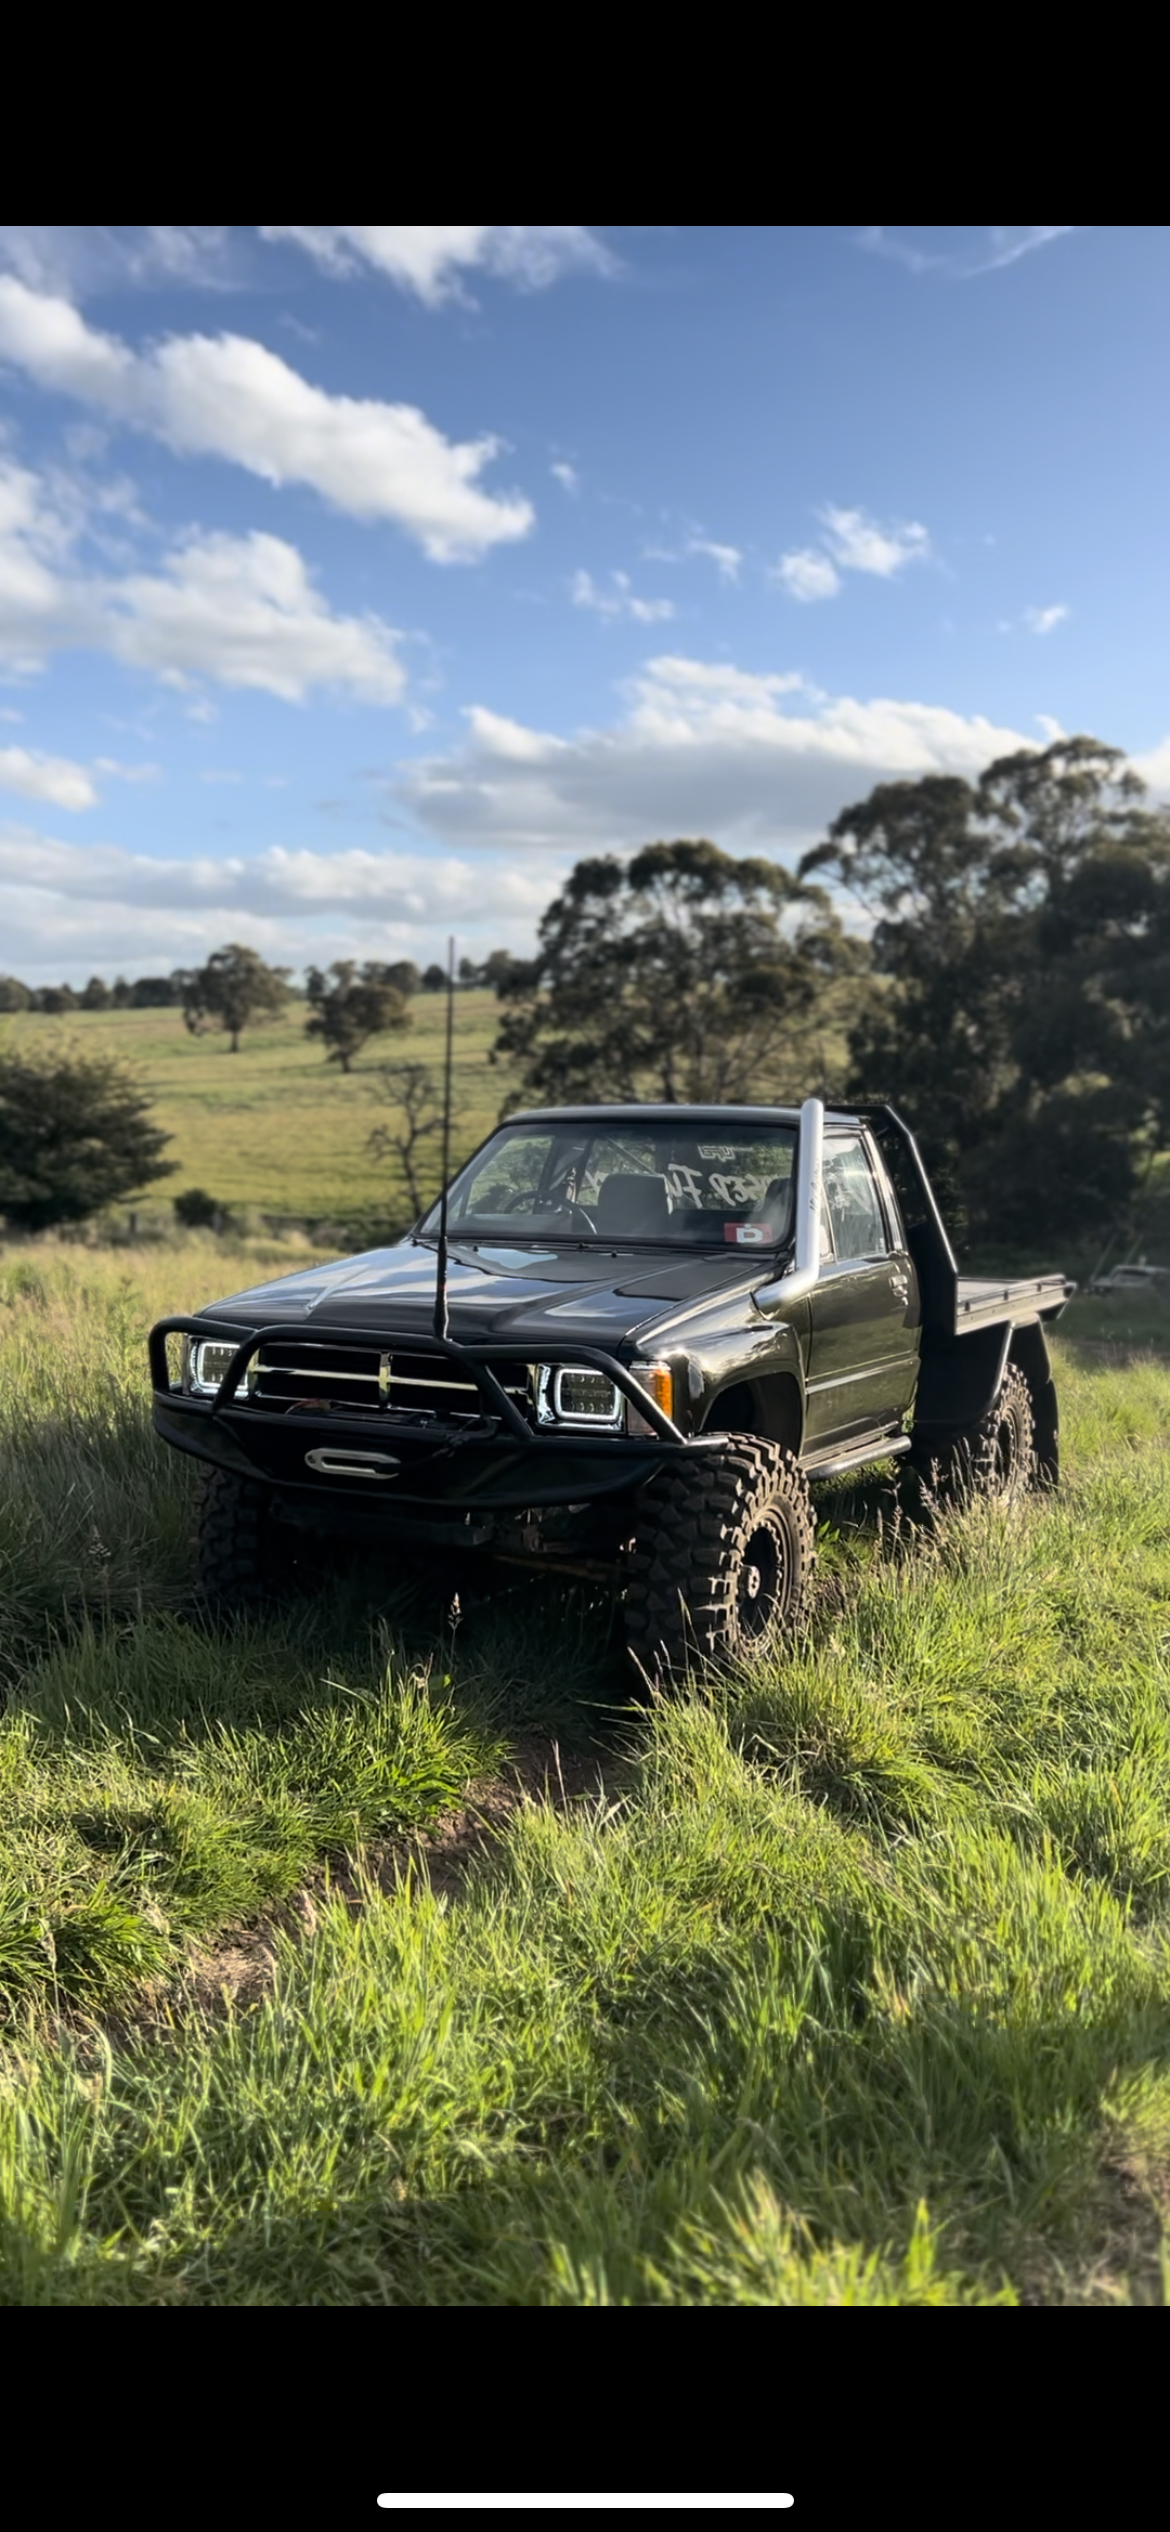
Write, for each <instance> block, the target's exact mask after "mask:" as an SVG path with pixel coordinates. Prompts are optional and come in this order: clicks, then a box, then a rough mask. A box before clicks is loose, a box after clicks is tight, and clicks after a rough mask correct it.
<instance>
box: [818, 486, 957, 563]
mask: <svg viewBox="0 0 1170 2532" xmlns="http://www.w3.org/2000/svg"><path fill="white" fill-rule="evenodd" d="M821 518H822V520H823V522H824V525H825V529H826V532H827V535H828V540H829V546H830V550H831V552H832V556H833V560H834V562H835V563H837V564H838V565H839V567H840V569H841V570H842V571H864V572H873V573H874V574H876V576H877V578H878V579H879V580H890V579H892V578H893V575H894V573H895V572H899V571H902V570H904V569H905V566H906V564H907V563H919V562H924V561H925V560H926V558H927V556H928V555H929V553H930V537H929V535H928V534H927V531H926V529H925V528H924V527H923V526H922V525H921V524H920V522H919V521H918V520H916V519H912V520H910V521H908V522H906V523H905V524H903V525H896V526H891V527H881V526H879V524H878V521H877V520H876V519H871V518H869V517H868V516H867V514H866V512H865V511H864V510H837V509H834V507H833V505H832V503H830V504H829V505H828V506H827V507H826V508H825V509H824V510H822V512H821Z"/></svg>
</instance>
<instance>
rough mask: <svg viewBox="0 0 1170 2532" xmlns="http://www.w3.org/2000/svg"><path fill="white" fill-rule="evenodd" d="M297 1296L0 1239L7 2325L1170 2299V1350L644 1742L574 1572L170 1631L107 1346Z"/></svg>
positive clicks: (200, 1255)
mask: <svg viewBox="0 0 1170 2532" xmlns="http://www.w3.org/2000/svg"><path fill="white" fill-rule="evenodd" d="M339 1087H340V1088H342V1089H344V1088H345V1087H346V1086H345V1085H339ZM200 1174H201V1175H207V1174H208V1173H206V1172H201V1173H200ZM282 1257H284V1258H285V1259H286V1260H287V1262H288V1263H289V1264H292V1263H295V1259H296V1253H295V1251H294V1250H293V1249H292V1248H286V1249H284V1250H282V1249H281V1248H280V1247H279V1245H278V1244H277V1243H274V1242H273V1243H268V1244H267V1245H263V1244H260V1243H255V1242H254V1243H251V1244H246V1245H245V1246H243V1247H242V1248H241V1249H240V1250H239V1251H238V1253H237V1258H236V1264H237V1267H238V1272H237V1273H236V1274H235V1275H234V1276H233V1277H231V1278H225V1276H224V1274H223V1271H222V1270H223V1259H222V1251H221V1250H220V1249H219V1248H217V1246H216V1244H215V1243H213V1242H212V1241H211V1240H210V1239H206V1240H203V1241H198V1240H196V1241H192V1242H191V1243H189V1244H188V1245H187V1246H186V1247H185V1248H170V1249H161V1248H159V1249H148V1250H144V1251H142V1252H137V1253H136V1252H134V1251H127V1250H125V1249H123V1250H119V1251H116V1252H108V1253H102V1252H100V1251H98V1250H89V1251H86V1250H79V1249H74V1250H67V1249H55V1248H53V1247H52V1246H51V1245H48V1244H42V1245H40V1246H35V1247H29V1248H27V1249H23V1250H21V1249H8V1250H6V1251H4V1252H3V1253H2V1254H0V1455H2V1459H3V1488H2V1492H0V1606H2V1614H3V1629H2V1636H0V1647H2V1654H3V1664H4V1677H5V1682H6V1686H7V1703H6V1706H5V1709H4V1712H3V1714H2V1715H0V1780H2V1782H3V1786H4V1802H3V1809H2V1812H0V2015H2V2020H0V2297H2V2298H3V2299H4V2300H5V2301H7V2302H8V2303H9V2304H10V2305H21V2306H23V2305H37V2304H88V2305H94V2304H98V2305H102V2304H128V2305H141V2304H187V2305H196V2306H215V2305H223V2304H229V2305H230V2304H244V2305H257V2304H260V2305H286V2304H308V2305H366V2306H369V2305H387V2304H390V2305H404V2306H412V2305H419V2304H434V2305H444V2304H470V2305H497V2304H504V2305H525V2304H527V2305H583V2304H584V2305H622V2304H629V2305H643V2304H650V2305H670V2304H679V2305H693V2304H715V2305H722V2304H737V2303H744V2304H765V2305H766V2304H783V2303H809V2304H872V2305H880V2304H887V2305H888V2304H894V2305H902V2304H939V2305H953V2304H976V2305H979V2304H983V2305H1001V2306H1005V2307H1010V2306H1011V2305H1013V2304H1015V2305H1018V2304H1021V2303H1022V2304H1028V2303H1067V2304H1073V2305H1078V2304H1079V2305H1093V2304H1098V2305H1108V2304H1121V2305H1125V2304H1130V2305H1133V2304H1161V2303H1164V2302H1165V2301H1166V2299H1167V2292H1168V2279H1170V2268H1168V2264H1167V2255H1166V2249H1165V2243H1166V2238H1167V2236H1166V2225H1167V2220H1168V2219H1170V2015H1168V2006H1170V1941H1168V1936H1170V1698H1168V1689H1170V1666H1168V1661H1167V1637H1168V1628H1167V1621H1168V1616H1170V1460H1168V1457H1167V1452H1166V1447H1165V1441H1166V1428H1167V1421H1168V1418H1170V1345H1168V1343H1167V1341H1166V1337H1167V1330H1168V1318H1166V1317H1163V1316H1162V1315H1160V1314H1159V1313H1158V1312H1157V1311H1156V1309H1151V1308H1147V1311H1146V1313H1145V1316H1144V1319H1143V1318H1141V1317H1135V1316H1134V1315H1133V1314H1132V1313H1131V1312H1127V1314H1126V1315H1125V1316H1121V1315H1115V1314H1113V1313H1111V1312H1109V1311H1107V1310H1106V1309H1104V1308H1095V1307H1093V1306H1091V1305H1089V1304H1084V1303H1078V1304H1074V1306H1073V1309H1072V1311H1070V1313H1069V1316H1068V1320H1067V1322H1066V1326H1067V1337H1066V1340H1065V1342H1064V1345H1063V1347H1062V1353H1061V1383H1062V1394H1063V1398H1064V1406H1065V1431H1066V1457H1067V1466H1068V1478H1067V1485H1066V1488H1065V1491H1064V1492H1063V1494H1062V1495H1061V1497H1059V1498H1058V1499H1057V1500H1055V1501H1053V1502H1048V1503H1041V1502H1036V1503H1033V1504H1031V1505H1030V1506H1028V1507H1026V1508H1025V1509H1024V1510H1023V1511H1020V1510H1015V1511H1012V1512H1010V1513H1005V1512H1003V1511H1001V1510H996V1509H994V1508H992V1509H984V1510H983V1511H981V1512H972V1513H970V1514H967V1515H964V1516H962V1517H959V1518H957V1519H955V1520H954V1521H953V1522H951V1523H950V1524H949V1525H948V1526H947V1527H946V1528H945V1529H943V1530H942V1531H940V1532H938V1533H937V1534H934V1533H927V1532H924V1531H922V1530H921V1529H919V1530H914V1529H913V1528H911V1527H909V1526H908V1525H907V1524H906V1522H905V1521H904V1520H902V1519H901V1518H900V1516H899V1514H898V1511H897V1507H896V1504H895V1501H894V1498H893V1496H892V1495H890V1494H888V1493H886V1492H884V1491H883V1489H882V1487H881V1485H880V1484H877V1483H875V1485H874V1486H873V1487H872V1488H871V1489H870V1490H869V1491H868V1493H864V1494H858V1493H857V1492H853V1493H849V1492H848V1491H846V1490H845V1489H844V1488H838V1489H837V1490H836V1492H834V1493H826V1495H825V1497H824V1498H823V1501H822V1507H821V1508H822V1515H823V1542H824V1545H823V1570H824V1573H825V1577H826V1585H827V1588H826V1590H825V1593H824V1596H823V1599H822V1603H821V1606H820V1608H819V1610H818V1613H817V1615H816V1617H815V1619H814V1622H813V1624H812V1626H811V1628H810V1631H809V1634H808V1636H807V1639H806V1640H804V1641H803V1642H802V1643H801V1644H799V1645H798V1646H797V1647H796V1648H795V1649H794V1650H793V1651H792V1652H791V1653H790V1654H789V1655H788V1657H787V1658H786V1659H784V1660H783V1661H780V1662H776V1663H768V1664H764V1665H761V1666H759V1667H757V1668H755V1669H753V1670H750V1671H744V1672H742V1673H737V1674H734V1675H731V1676H728V1677H726V1678H723V1679H722V1680H720V1681H719V1682H717V1683H712V1684H709V1685H708V1686H707V1687H706V1688H705V1689H704V1688H700V1687H696V1688H695V1689H694V1690H693V1692H692V1693H690V1694H688V1695H684V1696H681V1697H679V1698H677V1699H676V1700H674V1701H672V1702H668V1703H661V1704H653V1705H651V1706H649V1707H645V1708H644V1707H640V1706H639V1705H637V1704H636V1703H634V1702H633V1701H632V1699H631V1695H630V1686H629V1681H628V1679H627V1678H626V1676H625V1673H624V1672H623V1670H622V1667H621V1664H620V1661H619V1659H618V1657H617V1654H616V1651H615V1646H614V1641H613V1633H612V1626H611V1613H610V1612H609V1611H608V1610H607V1608H606V1606H605V1604H604V1603H603V1602H600V1601H596V1600H592V1599H591V1598H590V1597H589V1596H588V1594H587V1593H582V1594H580V1595H578V1596H572V1595H566V1592H565V1589H564V1587H563V1586H557V1587H556V1588H555V1589H552V1588H550V1589H549V1590H547V1591H544V1590H541V1589H540V1588H539V1587H534V1586H533V1585H532V1584H531V1583H530V1582H528V1581H527V1580H525V1581H524V1582H523V1583H522V1584H521V1585H520V1586H519V1587H517V1588H515V1589H513V1590H511V1591H506V1592H504V1593H503V1594H502V1595H501V1596H500V1598H499V1599H498V1600H497V1601H496V1602H493V1603H487V1604H482V1605H479V1606H473V1607H472V1608H470V1609H468V1610H466V1611H464V1612H463V1613H459V1612H458V1611H457V1610H455V1609H454V1608H453V1607H452V1605H451V1600H450V1594H451V1591H452V1578H451V1577H448V1578H447V1579H446V1582H445V1585H443V1586H440V1585H439V1584H430V1583H428V1582H427V1581H426V1580H425V1579H423V1578H421V1577H420V1578H412V1579H410V1580H408V1579H407V1578H405V1577H402V1576H396V1575H395V1574H394V1572H393V1570H390V1571H388V1572H378V1571H376V1570H372V1569H364V1570H363V1569H355V1570H354V1571H352V1572H351V1573H349V1574H348V1575H347V1576H346V1577H344V1578H343V1579H339V1580H338V1582H337V1583H336V1585H335V1586H333V1587H332V1588H331V1589H328V1590H326V1591H324V1592H323V1594H322V1595H321V1597H320V1598H319V1599H318V1600H316V1601H315V1602H312V1603H310V1604H309V1605H308V1606H306V1607H303V1608H300V1609H297V1610H295V1611H290V1612H289V1613H287V1614H286V1615H285V1616H284V1617H282V1618H281V1619H280V1620H278V1621H276V1622H273V1623H271V1624H269V1625H265V1626H259V1625H253V1626H251V1627H247V1628H239V1629H237V1630H234V1631H233V1630H229V1631H218V1632H217V1631H215V1630H213V1629H212V1628H211V1627H210V1626H209V1625H207V1624H206V1623H205V1622H204V1621H203V1620H202V1619H201V1618H200V1616H199V1614H198V1612H197V1611H196V1610H195V1609H194V1608H193V1607H192V1605H191V1602H190V1595H189V1569H188V1563H187V1546H186V1541H187V1530H188V1522H189V1515H190V1484H191V1480H190V1472H189V1470H188V1469H187V1468H186V1467H184V1466H183V1465H182V1464H181V1463H180V1462H179V1461H178V1460H177V1459H176V1458H175V1457H174V1455H172V1454H170V1453H166V1452H164V1451H163V1449H162V1448H161V1446H156V1445H155V1444H154V1443H153V1442H152V1440H151V1437H150V1435H149V1431H148V1426H147V1417H146V1409H145V1400H144V1388H145V1381H144V1368H143V1347H142V1338H143V1333H144V1330H145V1327H146V1325H147V1324H148V1322H149V1319H150V1318H151V1316H152V1315H154V1314H155V1313H157V1312H158V1311H159V1310H161V1309H162V1308H164V1307H180V1308H181V1307H183V1306H185V1305H189V1304H193V1303H195V1302H196V1301H197V1300H199V1299H201V1298H205V1297H206V1296H207V1293H208V1291H209V1290H212V1289H216V1290H218V1289H220V1288H221V1287H222V1286H223V1285H224V1284H225V1282H226V1281H232V1280H234V1281H237V1282H241V1283H242V1282H246V1281H249V1280H253V1279H254V1275H255V1273H256V1272H258V1271H259V1270H260V1268H261V1267H262V1266H263V1267H266V1268H271V1267H273V1266H275V1265H278V1264H279V1262H280V1261H281V1258H282ZM1135 1345H1136V1346H1138V1347H1139V1348H1140V1349H1141V1350H1140V1352H1139V1354H1138V1356H1137V1358H1136V1359H1130V1357H1131V1354H1132V1349H1133V1348H1134V1346H1135ZM546 1777H547V1779H548V1782H549V1785H550V1788H551V1791H550V1793H549V1795H548V1796H547V1798H546V1796H545V1794H544V1792H543V1790H542V1787H543V1783H544V1780H545V1778H546ZM510 1783H511V1787H512V1791H511V1793H509V1790H508V1788H509V1784H510ZM525 1786H526V1787H527V1788H528V1791H527V1793H523V1794H522V1792H521V1787H525ZM477 1818H479V1819H482V1820H483V1821H485V1822H486V1823H487V1830H488V1832H490V1834H489V1833H486V1832H485V1835H484V1839H483V1842H482V1843H480V1844H479V1845H477V1842H476V1834H475V1827H474V1823H475V1820H476V1819H477Z"/></svg>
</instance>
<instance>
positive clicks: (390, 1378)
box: [252, 1344, 530, 1423]
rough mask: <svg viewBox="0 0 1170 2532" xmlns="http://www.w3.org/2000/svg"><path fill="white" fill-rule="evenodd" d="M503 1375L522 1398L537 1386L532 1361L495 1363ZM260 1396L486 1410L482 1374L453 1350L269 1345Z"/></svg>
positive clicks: (259, 1371) (406, 1412)
mask: <svg viewBox="0 0 1170 2532" xmlns="http://www.w3.org/2000/svg"><path fill="white" fill-rule="evenodd" d="M492 1369H493V1371H494V1372H495V1375H496V1378H497V1380H498V1381H500V1383H501V1384H502V1386H503V1387H504V1388H505V1389H506V1390H507V1392H508V1395H509V1397H511V1398H514V1399H515V1401H516V1403H517V1405H519V1406H521V1407H526V1406H527V1405H528V1402H529V1397H530V1388H529V1379H528V1367H527V1364H525V1363H494V1364H493V1365H492ZM255 1371H256V1377H255V1383H254V1386H253V1388H252V1396H253V1397H254V1398H255V1399H256V1401H257V1403H258V1404H260V1405H263V1406H267V1407H274V1408H279V1407H281V1406H286V1407H290V1408H291V1407H301V1408H304V1407H309V1406H313V1407H316V1408H317V1409H318V1411H320V1410H321V1409H324V1408H329V1407H334V1406H337V1407H345V1408H346V1409H347V1410H348V1411H349V1412H350V1413H353V1412H355V1411H356V1412H357V1413H359V1414H361V1413H362V1412H363V1411H364V1412H365V1413H366V1414H369V1415H377V1416H396V1417H399V1418H401V1417H402V1416H411V1417H416V1418H417V1417H425V1418H426V1419H427V1421H428V1422H430V1421H432V1420H434V1419H435V1418H440V1419H441V1420H442V1421H443V1422H444V1423H449V1422H450V1421H451V1419H452V1418H453V1417H456V1416H479V1415H482V1414H483V1413H484V1412H485V1410H484V1406H483V1402H482V1400H481V1397H480V1392H479V1391H478V1389H477V1388H476V1386H475V1382H474V1381H473V1380H470V1379H469V1378H468V1376H467V1374H466V1372H465V1371H464V1369H463V1366H462V1364H461V1363H460V1362H459V1361H458V1359H457V1358H456V1357H455V1356H453V1355H448V1354H425V1353H420V1354H407V1353H398V1352H395V1353H392V1354H391V1353H384V1352H380V1351H378V1350H377V1349H376V1348H374V1347H371V1349H370V1351H369V1353H368V1354H367V1353H365V1352H364V1351H359V1350H358V1349H357V1348H356V1347H351V1346H340V1345H338V1346H330V1345H305V1344H299V1345H266V1346H265V1348H264V1353H263V1356H262V1358H261V1360H260V1361H259V1362H258V1363H257V1364H256V1367H255Z"/></svg>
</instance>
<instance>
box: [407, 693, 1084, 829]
mask: <svg viewBox="0 0 1170 2532" xmlns="http://www.w3.org/2000/svg"><path fill="white" fill-rule="evenodd" d="M624 693H625V711H624V713H623V715H622V717H621V718H619V719H618V720H617V721H616V722H615V723H614V724H612V725H611V726H610V727H608V728H604V729H600V730H582V731H580V732H578V733H577V734H576V736H575V737H573V738H572V739H563V738H554V737H551V736H548V735H547V734H545V733H543V732H540V731H535V730H526V729H525V728H524V727H523V726H522V725H519V724H517V723H515V722H504V723H501V722H499V721H497V720H496V719H495V718H494V716H492V715H490V714H487V713H484V712H483V711H482V710H480V711H476V710H473V711H472V712H470V713H469V715H468V722H469V731H468V739H467V742H466V744H465V746H464V747H463V748H461V749H459V750H457V751H455V752H454V753H452V754H450V755H447V756H442V757H432V758H430V759H424V760H422V761H421V762H419V763H417V764H415V765H412V766H410V767H408V768H406V769H404V771H403V774H402V776H401V779H400V782H399V785H398V797H399V799H400V800H401V801H402V803H403V804H404V806H405V807H406V808H407V809H408V810H409V811H410V812H412V813H413V815H414V816H415V817H416V818H417V819H418V820H419V821H420V822H421V823H422V824H423V825H424V826H426V827H428V828H429V829H430V830H431V832H432V833H433V834H435V835H436V836H437V837H439V838H441V840H442V841H443V842H444V843H445V844H446V845H447V846H449V847H450V848H451V849H453V850H461V849H464V848H466V847H468V846H471V845H473V844H481V845H495V846H498V847H500V848H501V849H504V848H512V849H516V850H519V849H520V848H521V847H523V846H528V847H531V848H536V849H539V850H540V851H541V853H542V854H543V853H548V852H554V853H556V854H557V855H558V857H559V856H561V855H563V854H565V853H567V852H572V851H587V850H588V851H593V850H597V849H598V848H606V847H612V848H613V849H614V850H617V851H620V850H622V849H629V848H632V847H633V846H635V845H637V844H640V843H644V842H646V841H647V839H649V838H651V837H654V836H659V835H710V836H713V837H714V838H715V840H716V841H717V842H718V843H721V844H725V845H727V846H728V847H729V848H731V849H736V848H739V849H746V848H748V847H751V848H752V849H754V850H760V849H763V850H765V851H771V852H775V853H777V854H789V853H793V852H796V851H798V850H801V849H803V847H804V846H806V845H807V844H809V843H811V842H813V841H815V839H816V837H817V836H818V835H819V834H821V833H823V831H824V828H825V825H826V824H827V822H828V820H829V819H830V818H832V817H834V816H835V815H836V813H837V811H838V810H839V809H840V808H842V807H843V806H844V805H845V804H846V803H847V802H848V801H850V800H856V799H861V798H864V796H865V794H866V793H867V792H868V791H869V790H870V789H871V788H872V786H873V785H874V783H876V782H880V781H883V780H889V779H892V778H895V777H910V778H913V777H914V776H916V775H919V774H928V773H936V772H947V773H960V774H975V773H978V772H980V771H981V770H982V768H983V767H984V766H985V765H986V764H988V763H989V762H990V761H991V759H992V758H993V757H995V756H1002V755H1006V754H1008V753H1010V752H1011V751H1012V750H1013V749H1015V748H1022V747H1027V746H1029V745H1030V744H1034V742H1032V741H1030V740H1029V739H1027V738H1026V737H1025V736H1023V735H1022V734H1021V733H1020V732H1019V731H1017V730H1011V729H1006V728H1002V727H999V726H998V725H996V724H994V723H992V722H990V721H987V720H985V719H983V718H982V716H979V715H973V716H969V717H968V716H965V715H963V714H962V713H958V712H952V711H949V710H947V709H946V708H945V707H944V706H942V705H938V704H927V703H915V702H899V701H895V700H890V699H884V698H879V699H876V700H873V701H870V702H863V701H860V700H858V699H856V698H854V697H852V696H848V695H839V696H830V695H825V694H821V693H819V692H817V691H816V690H815V689H812V688H810V687H809V686H808V685H807V684H806V682H805V681H804V679H803V678H801V677H799V676H796V675H792V674H778V675H770V676H769V675H757V674H753V673H751V672H749V671H746V670H742V669H738V668H735V667H731V666H728V665H724V664H722V663H713V662H707V661H699V660H691V659H680V658H672V657H662V658H657V659H652V660H650V661H648V662H647V664H646V666H645V667H644V669H643V670H642V672H641V673H640V675H638V676H637V677H635V678H633V679H632V680H631V681H630V683H629V684H628V686H627V687H626V688H625V689H624Z"/></svg>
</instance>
